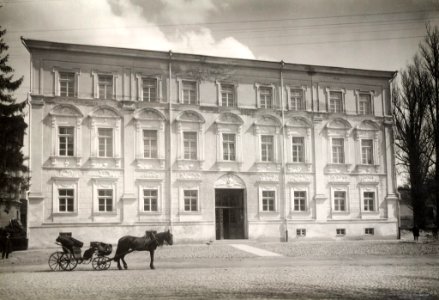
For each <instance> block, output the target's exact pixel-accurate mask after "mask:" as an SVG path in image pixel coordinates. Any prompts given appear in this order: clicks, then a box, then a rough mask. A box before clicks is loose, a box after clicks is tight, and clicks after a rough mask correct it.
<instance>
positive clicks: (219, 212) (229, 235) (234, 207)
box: [215, 174, 247, 240]
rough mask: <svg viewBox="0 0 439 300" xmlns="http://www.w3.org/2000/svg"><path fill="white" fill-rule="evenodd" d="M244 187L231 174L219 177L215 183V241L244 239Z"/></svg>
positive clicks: (239, 180)
mask: <svg viewBox="0 0 439 300" xmlns="http://www.w3.org/2000/svg"><path fill="white" fill-rule="evenodd" d="M244 198H245V185H244V182H243V181H242V179H241V178H239V177H238V176H236V175H233V174H227V175H224V176H222V177H220V178H219V179H218V180H217V181H216V183H215V230H216V239H217V240H222V239H244V238H246V236H247V234H246V217H247V216H246V213H245V212H246V209H245V201H244Z"/></svg>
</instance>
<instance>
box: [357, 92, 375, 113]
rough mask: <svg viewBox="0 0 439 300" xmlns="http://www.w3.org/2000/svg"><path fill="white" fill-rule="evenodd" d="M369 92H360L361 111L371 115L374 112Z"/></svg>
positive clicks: (359, 108)
mask: <svg viewBox="0 0 439 300" xmlns="http://www.w3.org/2000/svg"><path fill="white" fill-rule="evenodd" d="M370 98H371V97H370V95H369V94H360V101H359V107H358V110H359V113H360V115H369V114H370V113H371V112H372V109H371V99H370Z"/></svg>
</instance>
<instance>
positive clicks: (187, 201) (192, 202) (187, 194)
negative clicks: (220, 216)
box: [183, 190, 198, 211]
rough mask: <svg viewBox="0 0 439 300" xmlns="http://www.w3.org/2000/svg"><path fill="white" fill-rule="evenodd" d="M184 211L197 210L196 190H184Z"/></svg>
mask: <svg viewBox="0 0 439 300" xmlns="http://www.w3.org/2000/svg"><path fill="white" fill-rule="evenodd" d="M183 197H184V211H198V190H184V192H183Z"/></svg>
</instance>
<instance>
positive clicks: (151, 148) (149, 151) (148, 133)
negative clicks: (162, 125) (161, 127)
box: [143, 130, 157, 158]
mask: <svg viewBox="0 0 439 300" xmlns="http://www.w3.org/2000/svg"><path fill="white" fill-rule="evenodd" d="M143 157H144V158H157V130H143Z"/></svg>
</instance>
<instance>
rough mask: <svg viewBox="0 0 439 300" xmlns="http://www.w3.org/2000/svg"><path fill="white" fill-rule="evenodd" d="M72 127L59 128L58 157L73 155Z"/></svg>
mask: <svg viewBox="0 0 439 300" xmlns="http://www.w3.org/2000/svg"><path fill="white" fill-rule="evenodd" d="M73 130H74V128H73V127H59V128H58V140H59V156H73V155H74V154H73V153H74V151H73V149H74V134H73Z"/></svg>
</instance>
